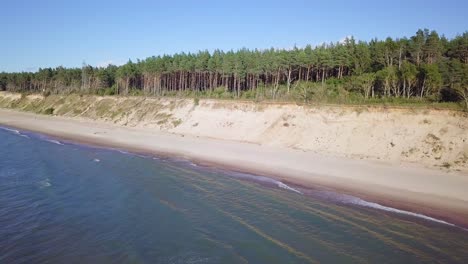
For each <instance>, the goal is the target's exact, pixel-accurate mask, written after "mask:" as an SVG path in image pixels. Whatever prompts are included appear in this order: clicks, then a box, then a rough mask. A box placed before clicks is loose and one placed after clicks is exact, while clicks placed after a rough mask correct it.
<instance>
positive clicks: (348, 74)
mask: <svg viewBox="0 0 468 264" xmlns="http://www.w3.org/2000/svg"><path fill="white" fill-rule="evenodd" d="M466 65H468V32H465V33H463V34H462V35H459V36H456V37H455V38H453V39H450V40H449V39H447V38H445V37H440V36H439V34H438V33H437V32H435V31H430V30H428V29H424V30H418V31H417V32H416V33H415V35H414V36H411V37H409V38H406V37H403V38H397V39H392V38H387V39H385V40H378V39H373V40H371V41H370V42H365V41H356V40H355V39H354V38H353V37H350V38H347V39H345V40H344V41H342V42H336V43H329V44H322V45H319V46H316V47H312V46H311V45H307V46H305V47H304V48H299V47H294V48H293V49H288V50H284V49H273V48H271V49H267V50H257V49H255V50H249V49H245V48H243V49H239V50H236V51H234V50H230V51H221V50H215V51H214V52H212V53H210V52H208V51H206V50H204V51H199V52H197V53H183V52H182V53H179V54H174V55H172V56H170V55H164V56H153V57H149V58H146V59H144V60H142V61H140V60H137V61H136V62H132V61H130V60H129V61H128V62H127V63H126V64H124V65H122V66H119V67H117V66H114V65H109V66H107V67H92V66H90V65H85V66H84V67H82V68H64V67H57V68H41V69H39V71H38V72H35V73H31V72H22V73H0V90H6V91H11V92H22V93H43V94H44V96H46V95H48V94H50V93H53V94H57V93H61V94H71V93H74V94H88V93H94V94H98V95H153V96H189V97H197V98H198V97H200V98H202V97H212V98H221V99H232V98H243V99H247V100H256V101H258V100H281V101H288V100H289V101H290V100H295V101H301V102H314V101H326V102H338V103H339V102H349V101H353V102H361V101H366V100H371V99H372V100H381V101H382V102H383V101H386V100H388V99H387V98H390V97H394V98H401V97H404V98H418V100H422V101H424V102H428V101H441V100H446V98H448V97H447V96H441V91H444V93H446V94H456V95H457V96H449V98H450V100H455V101H463V100H465V99H464V98H466V96H465V94H466V83H467V81H466V77H464V76H465V75H466V73H465V72H466ZM446 91H450V92H446ZM423 99H425V100H423ZM426 99H427V100H426Z"/></svg>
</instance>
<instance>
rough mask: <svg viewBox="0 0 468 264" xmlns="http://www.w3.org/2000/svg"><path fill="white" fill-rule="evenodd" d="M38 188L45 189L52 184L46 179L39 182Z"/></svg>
mask: <svg viewBox="0 0 468 264" xmlns="http://www.w3.org/2000/svg"><path fill="white" fill-rule="evenodd" d="M39 186H40V187H41V188H47V187H50V186H52V184H51V183H50V182H49V178H46V179H45V180H43V181H40V182H39Z"/></svg>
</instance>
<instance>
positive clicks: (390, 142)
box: [0, 92, 468, 171]
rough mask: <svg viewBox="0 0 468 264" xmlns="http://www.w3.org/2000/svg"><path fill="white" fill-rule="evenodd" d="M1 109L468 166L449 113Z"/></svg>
mask: <svg viewBox="0 0 468 264" xmlns="http://www.w3.org/2000/svg"><path fill="white" fill-rule="evenodd" d="M0 107H2V108H11V109H16V110H21V111H29V112H35V113H41V114H44V113H53V114H54V115H60V116H67V117H75V118H85V119H92V120H97V121H104V122H110V123H114V124H118V125H122V126H131V127H144V128H150V129H154V130H155V131H166V132H169V133H178V134H189V135H194V136H200V137H209V138H217V139H224V140H235V141H243V142H250V143H254V144H264V145H274V146H281V147H289V148H295V149H302V150H304V151H314V152H319V153H323V154H326V155H337V156H346V157H351V158H358V159H374V160H381V161H384V162H392V163H395V164H398V163H400V162H401V161H404V162H415V163H419V164H422V165H425V166H430V167H434V166H436V167H441V168H444V169H445V168H450V169H455V170H463V171H468V116H467V114H466V113H460V112H454V111H448V110H427V109H417V110H416V109H385V108H381V107H372V108H370V107H369V108H367V107H346V106H343V107H340V106H299V105H294V104H272V103H253V102H240V101H222V100H203V99H201V100H199V101H198V100H193V99H174V98H145V97H100V96H79V95H69V96H61V95H51V96H48V97H43V96H40V95H29V96H22V95H20V94H13V93H6V92H0Z"/></svg>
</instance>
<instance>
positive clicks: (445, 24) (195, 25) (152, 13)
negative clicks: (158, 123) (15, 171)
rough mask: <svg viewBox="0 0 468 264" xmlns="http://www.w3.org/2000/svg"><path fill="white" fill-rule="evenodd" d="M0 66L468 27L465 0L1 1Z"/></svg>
mask: <svg viewBox="0 0 468 264" xmlns="http://www.w3.org/2000/svg"><path fill="white" fill-rule="evenodd" d="M0 6H1V7H0V8H1V16H0V21H1V26H0V36H1V39H0V71H31V70H36V69H37V68H38V67H57V66H60V65H63V66H65V67H76V66H81V64H82V62H83V61H86V63H88V64H91V65H94V66H96V65H104V64H105V63H108V62H112V63H114V64H121V63H124V62H126V61H127V60H128V59H132V60H135V59H137V58H140V59H144V58H146V57H149V56H152V55H160V54H161V55H162V54H173V53H176V52H181V51H185V52H189V51H198V50H204V49H208V50H210V51H212V50H213V49H215V48H219V49H223V50H229V49H238V48H242V47H247V48H269V47H276V48H289V47H292V46H294V45H295V44H296V45H297V46H304V45H305V44H313V45H315V44H320V43H323V42H330V41H334V42H335V41H338V40H340V39H343V38H344V37H346V36H349V35H353V36H355V38H357V39H361V40H370V39H371V38H374V37H378V38H385V37H387V36H391V37H402V36H411V35H412V34H414V33H415V32H416V30H417V29H418V28H429V29H435V30H437V31H438V32H439V34H445V35H446V36H447V37H453V36H455V35H456V34H457V33H463V32H464V31H466V30H468V18H467V11H468V1H462V0H457V1H453V0H445V1H431V0H428V1H420V0H415V1H410V0H408V1H402V0H393V1H375V0H374V1H368V0H363V1H328V0H327V1H312V0H309V1H306V0H305V1H296V0H282V1H274V0H271V1H264V0H263V1H255V0H249V1H244V0H231V1H203V0H197V1H176V0H171V1H138V0H133V1H98V0H93V1H89V0H76V1H64V0H42V1H32V0H31V1H24V0H16V1H13V0H2V1H1V5H0Z"/></svg>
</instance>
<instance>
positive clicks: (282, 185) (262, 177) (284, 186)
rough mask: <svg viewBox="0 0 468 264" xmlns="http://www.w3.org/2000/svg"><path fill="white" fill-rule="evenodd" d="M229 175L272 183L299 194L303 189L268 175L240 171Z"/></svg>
mask: <svg viewBox="0 0 468 264" xmlns="http://www.w3.org/2000/svg"><path fill="white" fill-rule="evenodd" d="M229 175H231V176H233V177H236V178H241V179H246V180H251V181H256V182H261V183H266V184H272V185H274V186H276V187H278V188H281V189H285V190H288V191H292V192H295V193H298V194H302V192H301V191H299V190H297V189H294V188H292V187H291V186H289V185H287V184H285V183H283V182H281V181H278V180H275V179H272V178H268V177H264V176H256V175H251V174H246V173H239V172H236V173H234V172H233V173H229Z"/></svg>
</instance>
